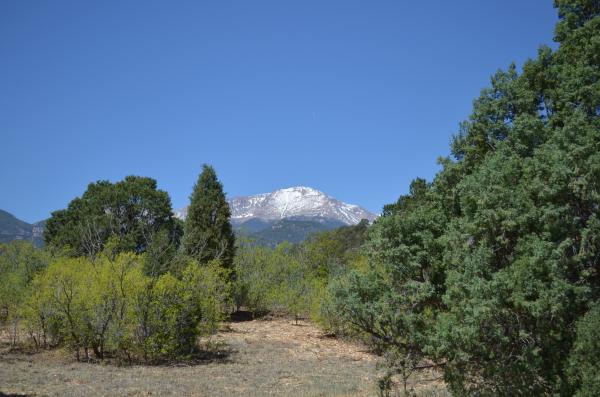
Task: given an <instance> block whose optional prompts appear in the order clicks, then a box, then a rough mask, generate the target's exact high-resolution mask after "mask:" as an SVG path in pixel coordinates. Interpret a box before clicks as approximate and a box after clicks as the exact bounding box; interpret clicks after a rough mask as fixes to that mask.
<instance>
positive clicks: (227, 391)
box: [0, 319, 445, 396]
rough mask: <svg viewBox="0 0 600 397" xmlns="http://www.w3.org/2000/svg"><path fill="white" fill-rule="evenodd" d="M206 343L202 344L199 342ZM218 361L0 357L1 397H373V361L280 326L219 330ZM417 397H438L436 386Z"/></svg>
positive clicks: (303, 327)
mask: <svg viewBox="0 0 600 397" xmlns="http://www.w3.org/2000/svg"><path fill="white" fill-rule="evenodd" d="M203 343H206V341H203ZM210 343H211V344H212V345H213V346H215V345H216V346H220V347H221V349H222V352H223V355H222V358H219V359H213V360H210V361H206V362H202V363H199V364H194V365H177V366H145V365H134V366H131V367H117V366H114V365H109V364H92V363H80V362H76V361H74V360H73V358H72V356H70V355H68V354H67V353H65V352H64V351H62V350H53V351H42V352H38V353H31V354H25V353H22V352H20V353H15V352H9V351H7V349H6V346H3V348H2V350H1V351H0V396H5V395H18V396H22V395H28V396H29V395H30V396H151V395H153V396H165V395H176V396H372V395H377V391H376V384H375V379H376V373H377V369H376V363H377V360H378V358H377V357H376V356H374V355H373V354H371V353H369V352H368V351H367V350H366V349H364V347H361V346H359V345H356V344H353V343H349V342H345V341H340V340H338V339H334V338H329V337H326V336H324V335H323V333H322V332H321V331H320V330H319V329H318V328H316V327H315V326H313V325H311V324H310V323H307V322H300V324H299V325H294V324H293V323H292V321H290V320H287V319H271V320H253V321H243V322H230V323H225V324H224V326H223V329H222V330H221V332H219V333H218V334H217V335H215V336H213V337H212V338H211V340H210ZM415 389H417V390H418V391H419V395H423V396H442V395H445V393H443V389H442V388H441V386H440V384H439V383H436V382H433V383H431V382H424V381H423V382H416V383H415Z"/></svg>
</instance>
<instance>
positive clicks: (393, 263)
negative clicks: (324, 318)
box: [331, 0, 600, 396]
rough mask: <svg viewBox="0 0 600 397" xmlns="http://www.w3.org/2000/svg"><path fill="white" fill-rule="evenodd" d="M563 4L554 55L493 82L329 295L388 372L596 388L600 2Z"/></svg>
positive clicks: (520, 388) (468, 382) (480, 386)
mask: <svg viewBox="0 0 600 397" xmlns="http://www.w3.org/2000/svg"><path fill="white" fill-rule="evenodd" d="M555 4H556V6H557V7H558V9H559V14H560V17H561V20H560V22H559V23H558V25H557V29H556V38H557V39H558V40H559V41H560V47H559V49H558V50H557V51H556V52H553V51H552V50H550V49H549V48H547V47H542V48H541V49H540V51H539V53H538V56H537V58H536V59H532V60H529V61H527V62H526V63H525V65H524V66H523V71H522V73H520V74H519V73H518V72H517V69H516V67H515V66H514V65H511V66H510V67H509V69H508V70H507V71H498V72H497V73H496V74H495V75H494V76H493V77H492V80H491V86H490V87H489V88H486V89H484V90H483V91H482V93H481V96H480V97H479V98H478V99H477V100H476V101H475V102H474V109H473V113H472V115H471V117H470V118H469V120H468V121H466V122H464V123H463V124H462V125H461V129H460V133H459V134H458V135H457V136H456V137H455V138H454V140H453V142H452V153H453V155H454V158H455V160H454V161H452V160H450V159H442V160H441V164H442V166H443V169H442V171H441V172H440V173H438V175H436V177H435V179H434V180H433V182H432V183H426V182H425V181H423V180H421V179H417V180H415V182H413V184H412V185H411V191H410V194H408V195H407V196H403V197H401V198H400V199H399V200H398V202H397V203H395V204H391V205H388V206H386V207H385V209H384V216H383V217H382V218H380V219H379V220H377V221H376V222H375V225H374V226H373V228H372V231H371V232H370V233H369V235H370V238H369V242H368V244H367V248H368V254H369V269H368V270H367V271H365V272H355V273H353V274H352V275H351V276H349V277H348V278H346V279H341V280H340V282H339V283H337V284H334V285H333V286H332V291H331V293H332V294H333V296H334V302H335V303H336V307H337V308H338V311H339V312H340V313H342V315H343V316H344V317H345V319H346V320H347V321H348V322H349V323H351V324H353V325H354V328H355V329H357V330H359V331H360V332H362V333H363V334H365V335H368V336H369V337H370V339H371V341H372V342H373V343H374V345H375V346H376V347H377V348H379V349H381V350H383V351H386V352H387V353H388V356H390V357H391V358H392V359H391V362H390V365H391V366H392V368H395V370H396V371H398V372H400V373H402V374H404V375H406V374H407V373H408V374H409V373H410V371H411V370H412V369H415V368H416V367H417V366H418V363H419V362H420V360H421V359H422V358H428V359H430V360H432V361H433V362H434V363H438V364H439V365H440V367H443V368H444V374H445V378H446V381H447V382H448V385H449V387H450V389H451V390H452V391H453V392H454V393H455V394H456V395H494V396H495V395H511V396H514V395H523V396H530V395H564V396H570V395H573V394H574V393H575V391H576V390H578V389H577V388H579V390H580V391H579V393H581V395H594V393H595V392H596V390H597V389H595V387H596V386H595V385H597V383H595V382H597V380H596V379H595V378H594V377H593V376H592V375H590V374H593V373H594V371H595V370H596V363H595V360H596V359H597V358H596V357H595V356H594V355H593V353H591V354H589V355H587V354H583V353H582V352H583V350H584V348H582V347H581V346H586V349H588V350H589V351H591V352H593V351H594V350H593V346H592V345H590V344H589V343H590V341H591V340H592V339H593V336H591V335H594V334H593V333H592V331H591V329H592V328H593V326H591V325H590V324H591V323H593V322H597V321H596V320H597V318H596V317H597V316H596V315H595V314H594V313H595V312H590V313H591V314H587V315H586V313H588V307H590V306H591V305H592V303H593V302H597V301H598V299H599V298H600V297H599V296H598V295H599V293H600V273H599V271H598V264H597V262H598V258H599V257H600V239H599V238H598V236H599V235H600V219H599V214H598V206H599V204H600V15H599V13H600V2H599V1H592V0H581V1H579V0H565V1H556V2H555ZM584 316H585V320H580V319H582V318H584ZM576 324H579V325H578V326H577V327H576V326H575V325H576ZM569 362H571V363H578V364H577V365H579V366H580V367H581V368H582V369H583V370H584V371H585V373H583V372H582V373H580V374H579V375H577V376H574V375H573V374H574V372H573V371H575V370H574V364H569ZM568 368H571V372H570V374H571V375H570V376H569V372H568ZM407 370H408V372H407ZM588 390H591V391H589V392H588ZM585 393H588V394H585ZM590 393H591V394H590Z"/></svg>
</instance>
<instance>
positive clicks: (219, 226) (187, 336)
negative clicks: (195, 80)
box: [0, 166, 369, 363]
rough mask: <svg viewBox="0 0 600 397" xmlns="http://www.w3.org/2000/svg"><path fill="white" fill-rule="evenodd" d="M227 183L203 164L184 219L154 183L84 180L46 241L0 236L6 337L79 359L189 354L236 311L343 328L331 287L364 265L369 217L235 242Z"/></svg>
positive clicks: (0, 300) (0, 301) (0, 310)
mask: <svg viewBox="0 0 600 397" xmlns="http://www.w3.org/2000/svg"><path fill="white" fill-rule="evenodd" d="M229 218H230V213H229V207H228V204H227V201H226V200H225V195H224V193H223V188H222V185H221V183H220V182H219V181H218V179H217V176H216V173H215V171H214V169H212V168H211V167H210V166H204V169H203V171H202V173H201V174H200V176H199V179H198V182H197V183H196V185H195V186H194V189H193V193H192V195H191V197H190V207H189V210H188V215H187V218H186V221H185V222H184V223H183V222H181V221H179V220H178V219H176V218H174V216H173V212H172V209H171V203H170V198H169V196H168V194H167V193H166V192H164V191H161V190H159V189H157V185H156V181H155V180H153V179H151V178H145V177H135V176H129V177H126V178H125V179H124V180H123V181H120V182H117V183H114V184H113V183H110V182H106V181H100V182H96V183H92V184H90V185H89V186H88V188H87V190H86V191H85V192H84V194H83V195H82V196H81V197H78V198H76V199H74V200H73V201H71V203H69V205H68V207H67V208H66V209H65V210H60V211H56V212H54V213H53V214H52V217H51V218H50V219H49V220H48V223H47V224H48V229H47V233H46V234H45V236H44V237H45V242H46V245H45V248H44V249H35V248H33V246H31V245H30V244H28V243H25V242H21V241H14V242H11V243H8V244H4V245H0V321H1V322H2V323H4V324H8V325H10V327H9V329H10V334H11V343H12V344H13V345H16V344H17V342H18V339H19V336H20V337H21V339H23V336H24V337H25V339H26V340H27V341H29V342H30V343H32V344H33V345H35V346H36V347H37V348H52V347H57V346H64V347H66V348H68V349H70V350H71V351H72V352H73V353H74V355H75V357H76V358H77V359H78V360H80V359H85V360H90V359H97V360H102V359H105V358H111V359H116V360H118V361H119V362H121V363H126V362H129V363H131V362H150V363H152V362H162V361H165V360H168V361H172V360H180V359H188V358H193V357H195V356H197V355H198V354H199V353H202V352H201V351H200V350H199V349H200V347H199V344H198V338H199V337H200V336H206V335H210V334H212V333H214V332H216V331H217V330H218V327H219V323H220V322H221V321H222V320H223V319H225V318H227V317H228V316H229V314H230V313H231V312H232V311H234V310H245V311H250V312H251V313H252V314H253V315H254V316H257V317H258V316H262V315H265V314H267V313H270V314H276V315H287V316H291V317H293V318H294V319H295V321H296V322H298V320H299V319H300V318H306V317H311V318H312V319H314V320H315V321H317V322H318V323H320V324H322V325H323V326H324V327H325V328H326V329H328V330H330V331H338V332H339V330H340V329H341V328H340V327H339V324H338V323H337V322H336V318H337V317H335V316H332V313H329V312H328V311H327V310H329V309H330V306H327V305H325V304H324V302H327V303H329V302H330V300H328V299H326V298H328V295H327V293H328V292H327V286H328V285H329V283H330V282H331V281H332V280H335V279H336V278H337V277H338V276H340V275H341V274H346V273H347V272H348V271H349V270H350V269H358V268H364V267H365V266H366V264H365V257H364V256H363V255H362V253H361V246H362V244H363V242H364V240H365V238H366V233H367V229H368V226H369V225H368V222H367V221H363V222H361V223H359V224H358V225H356V226H351V227H350V226H349V227H343V228H339V229H336V230H333V231H330V232H327V233H321V234H316V235H314V236H312V237H311V238H309V239H308V240H307V241H305V242H304V243H302V244H295V245H294V244H290V243H284V244H281V245H279V246H277V247H276V248H274V249H271V248H265V247H259V246H255V245H254V244H252V242H251V241H245V240H244V239H240V241H238V243H237V246H236V241H235V238H234V235H233V232H232V228H231V224H230V221H229Z"/></svg>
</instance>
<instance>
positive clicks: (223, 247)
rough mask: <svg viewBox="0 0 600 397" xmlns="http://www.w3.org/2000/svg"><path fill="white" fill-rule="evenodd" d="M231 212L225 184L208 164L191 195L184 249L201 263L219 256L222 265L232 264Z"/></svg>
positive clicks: (233, 239) (228, 265) (229, 266)
mask: <svg viewBox="0 0 600 397" xmlns="http://www.w3.org/2000/svg"><path fill="white" fill-rule="evenodd" d="M230 216H231V213H230V211H229V204H228V203H227V200H226V199H225V193H223V185H222V184H221V182H219V180H218V179H217V174H216V173H215V170H214V169H213V168H212V167H211V166H210V165H206V164H205V165H204V166H203V167H202V173H201V174H200V176H199V178H198V182H196V185H195V186H194V190H193V192H192V195H191V196H190V206H189V208H188V214H187V218H186V221H185V226H184V234H183V243H182V246H183V250H184V253H185V254H187V255H189V256H191V257H193V258H194V259H196V260H198V262H199V263H208V262H209V261H211V260H213V259H217V260H219V261H220V262H221V264H222V266H224V267H226V268H231V267H232V264H233V256H234V251H235V247H234V244H235V236H234V234H233V230H232V228H231V223H230V222H229V218H230Z"/></svg>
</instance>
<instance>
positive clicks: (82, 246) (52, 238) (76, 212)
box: [44, 176, 181, 257]
mask: <svg viewBox="0 0 600 397" xmlns="http://www.w3.org/2000/svg"><path fill="white" fill-rule="evenodd" d="M161 231H164V233H165V235H166V236H167V237H168V239H169V240H170V241H172V242H173V244H175V245H178V242H179V235H180V234H181V230H180V228H178V225H177V222H176V220H175V219H174V218H173V212H172V209H171V198H170V197H169V194H168V193H167V192H165V191H163V190H160V189H158V187H157V183H156V180H154V179H152V178H147V177H140V176H127V177H126V178H125V179H124V180H122V181H119V182H117V183H111V182H109V181H98V182H96V183H91V184H89V185H88V188H87V190H86V191H85V192H84V193H83V195H82V196H81V197H77V198H75V199H73V200H72V201H71V202H70V203H69V206H68V207H67V208H66V209H64V210H59V211H55V212H53V213H52V217H51V218H50V219H48V222H47V223H46V230H45V232H44V240H45V242H46V244H47V245H48V246H52V247H58V248H62V247H69V248H70V249H71V250H72V254H73V255H74V256H81V255H87V256H91V257H93V256H95V255H96V254H98V253H99V252H100V251H102V250H103V249H104V247H105V244H106V243H107V242H108V241H109V240H113V245H114V247H113V248H114V249H115V250H116V252H125V251H134V252H136V253H143V252H146V250H147V249H148V246H149V245H150V244H151V243H152V240H153V238H154V236H155V235H156V234H157V233H159V232H161Z"/></svg>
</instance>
